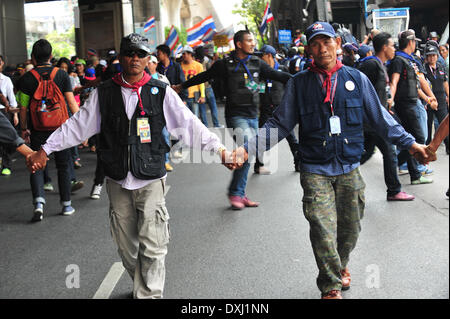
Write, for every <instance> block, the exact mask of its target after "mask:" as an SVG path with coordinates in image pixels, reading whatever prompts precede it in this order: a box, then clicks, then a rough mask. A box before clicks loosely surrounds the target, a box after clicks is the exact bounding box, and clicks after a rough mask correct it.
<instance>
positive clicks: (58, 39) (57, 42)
mask: <svg viewBox="0 0 450 319" xmlns="http://www.w3.org/2000/svg"><path fill="white" fill-rule="evenodd" d="M45 39H47V41H48V42H50V44H51V45H52V49H53V50H52V54H53V57H55V58H56V59H58V58H62V57H66V58H69V59H70V57H71V56H73V55H75V54H76V52H75V26H72V27H71V28H70V29H68V30H67V31H66V32H64V33H58V32H57V31H56V30H54V31H52V32H51V33H49V34H47V35H46V36H45Z"/></svg>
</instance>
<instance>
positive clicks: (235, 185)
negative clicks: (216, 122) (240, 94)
mask: <svg viewBox="0 0 450 319" xmlns="http://www.w3.org/2000/svg"><path fill="white" fill-rule="evenodd" d="M226 122H227V127H229V128H232V129H238V128H240V129H241V130H237V131H236V132H235V135H234V136H233V138H234V140H235V141H237V143H238V144H239V146H241V145H242V144H241V143H245V142H246V141H248V140H249V139H251V138H252V137H253V136H255V135H256V132H257V130H258V119H257V118H248V117H243V116H234V117H229V118H226ZM249 168H250V164H249V163H248V162H246V163H245V164H244V165H243V166H242V168H241V169H237V170H234V171H233V178H232V179H231V183H230V186H229V187H228V195H229V196H240V197H244V196H245V188H246V187H247V176H248V170H249Z"/></svg>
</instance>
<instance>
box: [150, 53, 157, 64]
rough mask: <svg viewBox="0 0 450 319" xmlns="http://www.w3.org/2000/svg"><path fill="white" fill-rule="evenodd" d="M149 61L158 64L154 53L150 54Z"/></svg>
mask: <svg viewBox="0 0 450 319" xmlns="http://www.w3.org/2000/svg"><path fill="white" fill-rule="evenodd" d="M150 62H153V63H155V64H158V59H157V58H156V57H155V56H154V55H150Z"/></svg>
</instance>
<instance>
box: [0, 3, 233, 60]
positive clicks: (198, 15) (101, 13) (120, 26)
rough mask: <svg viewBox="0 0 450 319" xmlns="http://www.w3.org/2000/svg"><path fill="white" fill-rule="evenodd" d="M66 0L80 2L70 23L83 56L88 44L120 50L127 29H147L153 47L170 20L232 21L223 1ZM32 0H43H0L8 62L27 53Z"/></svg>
mask: <svg viewBox="0 0 450 319" xmlns="http://www.w3.org/2000/svg"><path fill="white" fill-rule="evenodd" d="M53 1H57V0H53ZM69 1H72V2H75V3H76V2H77V3H78V5H77V6H75V10H74V11H75V12H74V17H75V18H74V20H75V21H74V24H75V37H76V41H75V42H76V51H77V55H79V56H86V54H87V50H88V49H90V48H93V49H95V50H96V51H97V52H98V54H99V55H106V53H107V52H108V51H109V50H111V49H115V50H118V49H119V45H120V39H121V38H122V37H123V36H124V35H126V34H129V33H131V32H137V33H141V34H143V35H145V36H146V37H147V38H148V39H149V43H150V45H151V47H152V48H156V46H157V45H158V44H160V43H163V42H164V41H165V28H166V27H170V26H171V25H174V26H176V27H178V28H180V27H184V28H189V27H191V26H192V25H194V24H196V23H197V22H199V21H201V20H203V19H204V18H206V17H208V16H209V15H212V16H213V18H214V21H215V24H216V28H217V29H218V30H221V29H223V28H225V27H228V26H229V25H230V24H231V22H232V21H231V22H230V21H229V16H230V15H229V14H231V10H232V9H233V8H232V6H231V5H229V6H228V11H229V12H228V13H229V14H228V15H227V14H224V12H223V7H224V5H223V4H221V3H218V2H217V1H212V0H78V1H76V0H69ZM34 2H44V1H43V0H0V54H2V55H4V56H6V58H7V64H16V63H20V62H23V61H25V60H26V59H27V58H28V57H27V51H26V28H25V15H24V5H25V4H26V3H34ZM219 2H220V1H219ZM234 2H236V1H234ZM230 3H232V2H230ZM49 6H51V4H49ZM49 11H51V7H49ZM151 16H154V17H155V19H156V28H153V29H151V30H150V31H148V32H145V33H144V31H143V26H144V24H145V22H146V21H147V19H148V18H149V17H151Z"/></svg>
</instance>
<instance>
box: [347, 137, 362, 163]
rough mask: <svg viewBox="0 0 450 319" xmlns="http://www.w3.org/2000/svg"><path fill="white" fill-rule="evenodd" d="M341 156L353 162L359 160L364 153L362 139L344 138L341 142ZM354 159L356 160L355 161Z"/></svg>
mask: <svg viewBox="0 0 450 319" xmlns="http://www.w3.org/2000/svg"><path fill="white" fill-rule="evenodd" d="M342 142H343V147H342V154H343V155H344V157H345V158H347V159H349V160H352V161H355V163H356V162H357V161H359V160H360V158H361V154H362V153H363V151H364V137H361V136H356V137H346V138H344V139H343V140H342ZM355 159H356V160H355Z"/></svg>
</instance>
